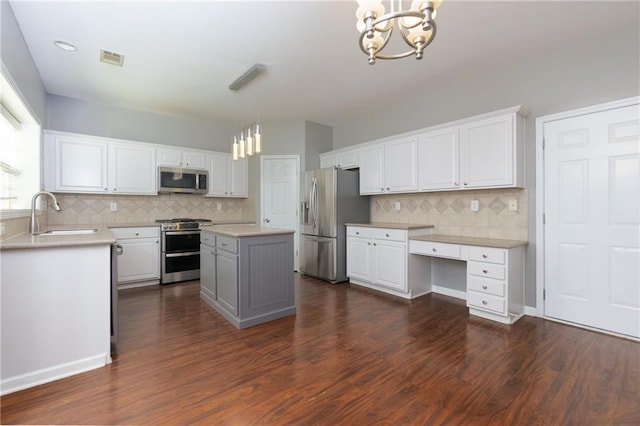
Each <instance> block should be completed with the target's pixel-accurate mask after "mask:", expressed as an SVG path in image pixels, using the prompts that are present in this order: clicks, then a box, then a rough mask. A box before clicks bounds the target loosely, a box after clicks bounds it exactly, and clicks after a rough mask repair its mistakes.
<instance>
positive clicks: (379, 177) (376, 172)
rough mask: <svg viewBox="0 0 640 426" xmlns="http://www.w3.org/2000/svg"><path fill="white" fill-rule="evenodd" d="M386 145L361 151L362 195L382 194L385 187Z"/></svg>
mask: <svg viewBox="0 0 640 426" xmlns="http://www.w3.org/2000/svg"><path fill="white" fill-rule="evenodd" d="M384 163H385V162H384V145H375V146H369V147H366V148H364V149H362V151H360V194H363V195H364V194H382V193H384V192H385V186H384Z"/></svg>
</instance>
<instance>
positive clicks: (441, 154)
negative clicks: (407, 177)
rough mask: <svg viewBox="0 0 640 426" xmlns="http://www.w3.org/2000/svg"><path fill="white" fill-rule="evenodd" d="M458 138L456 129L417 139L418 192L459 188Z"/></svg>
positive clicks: (425, 135) (426, 134)
mask: <svg viewBox="0 0 640 426" xmlns="http://www.w3.org/2000/svg"><path fill="white" fill-rule="evenodd" d="M459 158H460V138H459V130H458V128H457V127H453V128H450V129H444V130H439V131H435V132H430V133H424V134H422V135H420V136H419V137H418V164H419V169H418V174H419V181H420V182H419V189H420V191H431V190H438V189H440V190H443V189H458V188H459V187H460V163H459Z"/></svg>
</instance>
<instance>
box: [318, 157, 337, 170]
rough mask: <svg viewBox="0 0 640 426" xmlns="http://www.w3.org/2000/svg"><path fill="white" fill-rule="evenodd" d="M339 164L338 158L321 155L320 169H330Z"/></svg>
mask: <svg viewBox="0 0 640 426" xmlns="http://www.w3.org/2000/svg"><path fill="white" fill-rule="evenodd" d="M336 164H338V157H337V156H336V155H321V156H320V168H321V169H326V168H328V167H334V166H335V165H336Z"/></svg>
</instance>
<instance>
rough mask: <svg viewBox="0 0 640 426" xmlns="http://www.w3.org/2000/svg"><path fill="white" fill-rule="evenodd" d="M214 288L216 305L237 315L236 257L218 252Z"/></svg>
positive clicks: (222, 251) (224, 252) (221, 251)
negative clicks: (215, 290) (216, 299)
mask: <svg viewBox="0 0 640 426" xmlns="http://www.w3.org/2000/svg"><path fill="white" fill-rule="evenodd" d="M216 286H217V295H218V304H219V305H220V306H222V307H223V308H224V309H226V310H227V311H229V312H230V313H232V314H233V315H238V256H237V255H235V254H233V253H229V252H226V251H224V250H218V256H217V257H216Z"/></svg>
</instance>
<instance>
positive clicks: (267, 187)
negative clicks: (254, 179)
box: [261, 155, 300, 270]
mask: <svg viewBox="0 0 640 426" xmlns="http://www.w3.org/2000/svg"><path fill="white" fill-rule="evenodd" d="M261 169H262V173H261V174H262V176H261V182H262V184H261V186H262V191H261V192H262V196H261V200H262V201H261V212H262V218H261V219H262V224H261V225H262V226H267V227H273V228H289V229H293V230H295V231H296V234H295V235H294V237H293V241H294V251H295V258H294V266H295V268H296V270H297V269H298V235H299V234H298V214H297V213H298V200H299V194H298V182H299V179H300V176H299V169H300V157H298V156H290V155H289V156H277V155H273V156H263V157H261Z"/></svg>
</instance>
